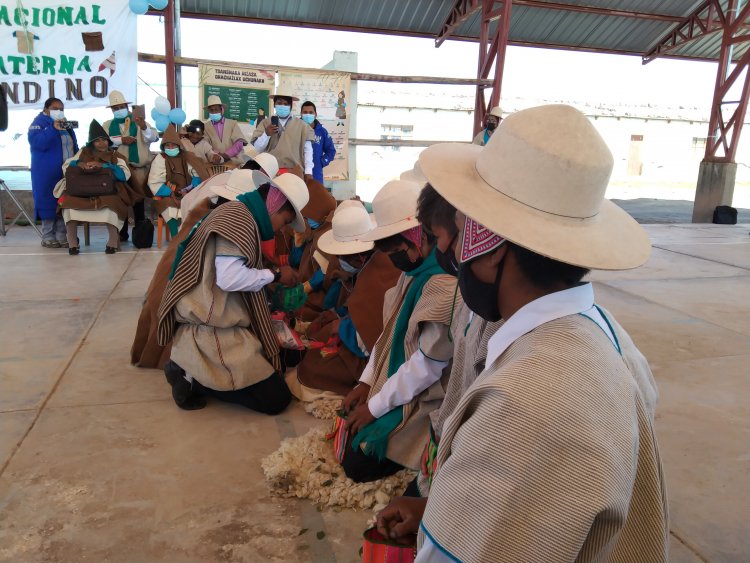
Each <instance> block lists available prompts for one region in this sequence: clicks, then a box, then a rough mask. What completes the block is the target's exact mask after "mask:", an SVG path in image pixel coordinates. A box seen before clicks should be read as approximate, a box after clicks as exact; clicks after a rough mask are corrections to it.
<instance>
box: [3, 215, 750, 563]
mask: <svg viewBox="0 0 750 563" xmlns="http://www.w3.org/2000/svg"><path fill="white" fill-rule="evenodd" d="M647 229H648V231H649V233H650V234H651V237H652V240H653V243H654V252H653V255H652V258H651V260H650V262H649V263H648V264H647V265H646V266H645V267H643V268H641V269H639V270H636V271H632V272H624V273H601V272H600V273H596V274H595V275H594V276H593V279H594V281H595V282H596V291H597V295H598V301H599V302H600V303H601V304H602V305H603V306H605V307H607V308H608V309H609V310H610V311H612V312H613V313H614V314H615V315H616V317H617V319H618V320H619V321H620V323H621V324H623V325H624V326H625V328H627V329H628V330H629V331H630V333H631V335H632V336H633V338H634V340H635V342H636V343H637V344H638V345H639V347H640V348H641V350H642V351H643V352H644V353H645V355H646V356H647V357H648V358H649V360H650V361H651V365H652V367H653V370H654V373H655V374H656V378H657V381H658V384H659V388H660V392H661V398H660V404H659V410H658V415H657V431H658V434H659V439H660V443H661V451H662V456H663V459H664V465H665V470H666V475H667V480H668V486H669V497H670V503H671V514H672V561H674V562H676V563H698V562H701V561H702V562H705V561H711V562H716V563H718V562H740V561H747V560H748V557H749V556H750V534H748V531H749V530H748V522H750V408H749V407H748V397H750V369H749V366H750V322H749V321H750V236H748V231H749V230H750V227H749V226H748V225H744V226H743V225H738V226H714V225H650V226H647ZM92 235H93V237H92V238H93V240H92V246H91V247H90V248H87V249H85V250H84V252H83V253H82V254H81V255H80V256H78V257H75V258H74V257H69V256H68V255H67V252H66V251H65V250H47V249H43V248H41V247H40V246H39V240H38V238H37V237H36V234H35V233H34V232H33V231H32V230H31V229H30V228H14V229H11V230H10V231H9V234H8V236H7V237H5V238H3V237H0V561H2V562H13V563H21V562H32V561H33V562H41V561H45V562H66V563H67V562H80V561H93V562H148V561H168V562H180V563H183V562H184V563H188V562H196V563H197V562H208V561H246V562H256V561H257V562H260V561H315V562H318V561H321V562H323V561H325V562H328V561H338V562H349V561H352V562H354V561H358V559H359V557H358V555H357V552H358V548H359V545H360V542H359V537H360V533H361V531H362V529H363V528H364V526H365V522H366V521H367V520H368V518H370V516H371V515H370V514H369V513H365V512H354V511H349V510H347V511H342V512H339V513H335V512H318V511H317V510H316V509H315V508H313V507H311V506H310V505H309V504H308V503H307V502H304V501H295V500H284V499H276V498H272V497H270V496H269V494H268V492H267V491H266V487H265V484H264V482H263V476H262V472H261V470H260V464H259V460H260V459H261V458H262V457H264V456H265V455H266V454H268V453H270V452H272V451H274V450H275V449H276V448H277V446H278V443H279V440H280V439H282V438H283V437H286V436H293V435H299V434H301V433H304V432H305V431H306V430H307V429H308V428H309V427H310V426H311V425H315V424H321V423H320V422H319V421H316V420H314V419H312V418H311V417H309V415H307V414H305V413H304V411H303V410H302V409H301V408H299V406H297V405H295V406H294V407H293V408H291V409H289V410H288V411H287V412H286V413H284V414H283V415H281V416H278V417H275V418H272V417H267V416H263V415H259V414H255V413H252V412H249V411H244V410H241V409H239V408H234V407H231V406H228V405H223V404H217V403H211V404H210V405H209V407H208V408H206V409H204V410H201V411H196V412H184V411H180V410H179V409H177V408H176V407H175V406H174V404H173V403H172V400H171V397H170V394H169V388H168V386H167V385H166V382H165V381H164V377H163V375H162V374H161V373H159V372H157V371H151V370H140V369H136V368H133V367H131V366H130V365H129V361H128V357H129V356H128V352H129V349H130V343H131V339H132V334H133V331H134V327H135V323H136V319H137V317H138V313H139V310H140V304H141V299H142V294H143V291H144V290H145V288H146V286H147V284H148V281H149V279H150V276H151V273H152V271H153V268H154V266H155V264H156V262H157V261H158V259H159V256H160V253H159V251H157V250H150V251H140V252H136V251H135V249H133V248H132V247H129V246H126V247H124V251H123V252H121V253H119V254H117V255H114V256H107V255H105V254H104V253H103V250H104V233H103V231H102V230H100V229H94V230H92ZM304 530H306V531H304ZM319 532H323V533H324V534H325V535H323V534H319ZM318 536H321V539H318ZM634 563H640V562H634Z"/></svg>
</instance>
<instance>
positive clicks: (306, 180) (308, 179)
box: [305, 174, 315, 182]
mask: <svg viewBox="0 0 750 563" xmlns="http://www.w3.org/2000/svg"><path fill="white" fill-rule="evenodd" d="M314 179H315V178H313V175H312V174H305V182H311V181H312V180H314Z"/></svg>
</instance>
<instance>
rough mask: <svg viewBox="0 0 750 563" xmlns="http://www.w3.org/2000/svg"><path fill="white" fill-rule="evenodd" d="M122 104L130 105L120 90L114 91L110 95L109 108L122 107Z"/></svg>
mask: <svg viewBox="0 0 750 563" xmlns="http://www.w3.org/2000/svg"><path fill="white" fill-rule="evenodd" d="M122 104H128V105H130V102H128V101H127V100H126V99H125V95H124V94H123V93H122V92H120V91H119V90H112V91H111V92H110V93H109V105H108V106H107V107H108V108H111V107H112V106H121V105H122Z"/></svg>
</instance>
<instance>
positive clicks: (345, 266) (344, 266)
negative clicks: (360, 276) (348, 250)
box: [339, 258, 362, 275]
mask: <svg viewBox="0 0 750 563" xmlns="http://www.w3.org/2000/svg"><path fill="white" fill-rule="evenodd" d="M339 264H340V265H341V269H342V270H344V271H345V272H346V273H347V274H352V275H354V274H356V273H358V272H359V271H360V270H361V269H362V268H355V267H354V266H352V265H351V264H349V262H347V261H346V260H344V259H343V258H339Z"/></svg>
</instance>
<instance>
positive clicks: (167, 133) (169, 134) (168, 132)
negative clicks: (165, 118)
mask: <svg viewBox="0 0 750 563" xmlns="http://www.w3.org/2000/svg"><path fill="white" fill-rule="evenodd" d="M164 143H174V144H175V145H177V146H178V147H179V146H181V145H180V135H179V134H178V133H177V129H176V128H175V126H174V124H171V123H170V124H169V126H168V127H167V128H166V129H165V130H164V135H163V136H162V138H161V145H159V148H161V149H162V150H164Z"/></svg>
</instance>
